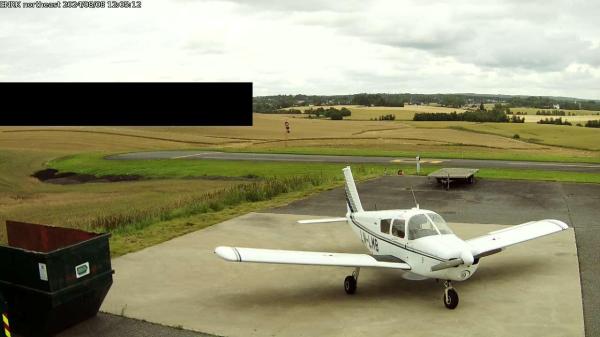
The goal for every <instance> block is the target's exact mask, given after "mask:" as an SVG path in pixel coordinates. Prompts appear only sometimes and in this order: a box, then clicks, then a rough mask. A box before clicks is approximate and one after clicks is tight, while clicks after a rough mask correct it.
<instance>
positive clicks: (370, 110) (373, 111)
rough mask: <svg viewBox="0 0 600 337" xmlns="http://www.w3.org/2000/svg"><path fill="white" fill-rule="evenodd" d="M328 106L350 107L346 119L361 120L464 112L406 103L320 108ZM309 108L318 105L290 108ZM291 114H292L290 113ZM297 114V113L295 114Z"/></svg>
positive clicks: (407, 118) (401, 118) (404, 118)
mask: <svg viewBox="0 0 600 337" xmlns="http://www.w3.org/2000/svg"><path fill="white" fill-rule="evenodd" d="M330 107H334V108H336V109H341V108H342V107H344V108H347V109H350V111H352V115H351V116H349V117H346V119H348V120H362V121H370V120H372V119H377V118H378V117H379V116H381V115H388V114H393V115H395V116H396V120H407V121H409V120H412V119H413V117H414V115H415V113H419V112H446V113H450V112H453V111H456V112H464V111H465V110H463V109H455V108H446V107H438V106H431V105H408V104H405V105H404V107H382V106H372V107H367V106H362V105H335V106H323V107H322V108H324V109H327V108H330ZM310 108H313V109H316V108H318V107H294V108H292V109H298V110H302V111H305V110H308V109H310ZM290 116H293V115H290ZM296 116H298V115H296ZM299 117H302V116H299Z"/></svg>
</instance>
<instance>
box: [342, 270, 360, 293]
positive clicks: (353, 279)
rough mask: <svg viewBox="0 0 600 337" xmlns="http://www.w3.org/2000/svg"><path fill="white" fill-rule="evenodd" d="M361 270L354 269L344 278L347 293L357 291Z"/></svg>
mask: <svg viewBox="0 0 600 337" xmlns="http://www.w3.org/2000/svg"><path fill="white" fill-rule="evenodd" d="M359 272H360V268H356V269H354V271H353V272H352V275H348V276H346V278H345V279H344V290H345V291H346V294H348V295H352V294H354V293H355V292H356V285H357V283H358V273H359Z"/></svg>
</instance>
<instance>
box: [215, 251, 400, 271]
mask: <svg viewBox="0 0 600 337" xmlns="http://www.w3.org/2000/svg"><path fill="white" fill-rule="evenodd" d="M215 254H217V255H218V256H219V257H220V258H222V259H224V260H227V261H231V262H258V263H281V264H305V265H317V266H339V267H378V268H391V269H403V270H410V269H411V268H410V266H409V265H408V264H406V263H404V262H400V261H398V262H389V260H388V261H378V260H377V259H376V258H375V257H373V256H371V255H367V254H346V253H326V252H306V251H296V250H275V249H256V248H239V247H224V246H221V247H217V248H216V249H215Z"/></svg>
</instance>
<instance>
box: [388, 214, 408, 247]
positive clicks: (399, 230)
mask: <svg viewBox="0 0 600 337" xmlns="http://www.w3.org/2000/svg"><path fill="white" fill-rule="evenodd" d="M391 234H392V236H393V239H394V241H396V242H398V243H400V244H402V247H405V246H406V223H405V222H404V219H394V221H393V222H392V231H391Z"/></svg>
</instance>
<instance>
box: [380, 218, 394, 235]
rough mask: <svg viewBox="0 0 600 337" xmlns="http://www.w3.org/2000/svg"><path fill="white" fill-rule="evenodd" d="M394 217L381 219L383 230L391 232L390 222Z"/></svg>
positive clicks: (386, 232) (383, 231) (387, 232)
mask: <svg viewBox="0 0 600 337" xmlns="http://www.w3.org/2000/svg"><path fill="white" fill-rule="evenodd" d="M391 222H392V219H381V232H382V233H385V234H390V223H391Z"/></svg>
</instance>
